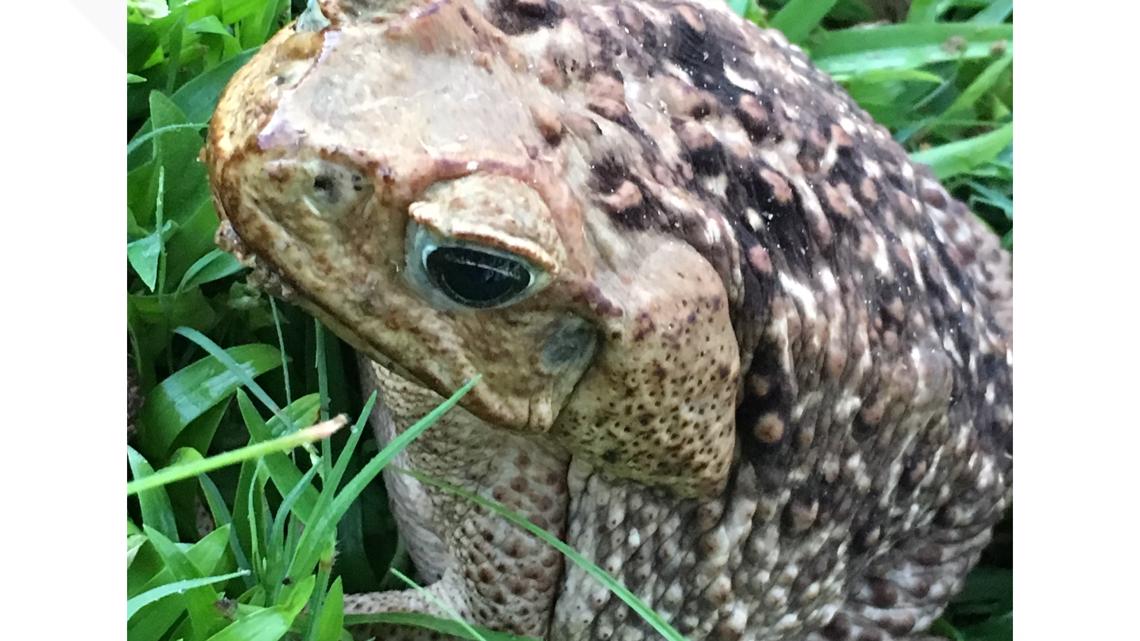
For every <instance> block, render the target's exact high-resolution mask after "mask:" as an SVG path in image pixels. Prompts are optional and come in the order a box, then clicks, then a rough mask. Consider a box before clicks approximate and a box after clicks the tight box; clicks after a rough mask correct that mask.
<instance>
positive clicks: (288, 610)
mask: <svg viewBox="0 0 1140 641" xmlns="http://www.w3.org/2000/svg"><path fill="white" fill-rule="evenodd" d="M315 582H316V577H313V576H310V577H308V578H306V579H304V580H302V581H300V582H298V583H297V584H296V585H294V586H293V589H291V590H289V591H288V592H287V593H286V599H285V601H284V602H283V603H281V604H280V605H276V606H273V607H271V608H264V609H261V610H258V611H257V612H254V613H252V614H243V615H241V616H239V618H238V620H237V621H234V622H233V623H231V624H230V625H228V626H226V627H225V628H224V629H223V630H221V631H220V632H218V633H217V634H215V635H213V636H212V637H210V638H209V640H208V641H278V639H280V638H281V637H283V636H285V634H286V633H288V632H289V628H290V626H292V625H293V620H294V619H296V618H297V615H298V614H299V613H300V612H301V609H302V608H304V607H305V604H306V603H307V602H308V600H309V595H310V594H312V592H313V585H314V584H315Z"/></svg>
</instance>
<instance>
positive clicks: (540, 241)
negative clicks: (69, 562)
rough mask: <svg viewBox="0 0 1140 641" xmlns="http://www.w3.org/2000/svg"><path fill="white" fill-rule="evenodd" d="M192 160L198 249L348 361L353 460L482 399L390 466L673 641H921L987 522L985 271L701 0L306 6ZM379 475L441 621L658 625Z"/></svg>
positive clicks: (870, 146) (991, 351)
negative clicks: (205, 179)
mask: <svg viewBox="0 0 1140 641" xmlns="http://www.w3.org/2000/svg"><path fill="white" fill-rule="evenodd" d="M205 158H206V161H207V163H208V165H209V175H210V181H211V185H212V189H213V193H214V196H215V203H216V206H217V210H218V212H219V215H220V216H221V219H222V224H221V227H220V230H219V241H220V242H221V244H222V245H223V246H225V247H227V248H228V249H230V250H231V251H233V252H235V253H237V254H238V255H239V256H241V257H242V258H243V259H244V260H246V261H247V262H248V263H249V264H251V265H253V266H254V267H255V270H254V273H255V275H257V277H258V278H259V279H260V282H261V283H262V284H263V285H265V286H266V287H267V288H268V289H270V290H271V291H273V292H274V293H276V294H278V295H280V296H283V297H286V298H289V299H291V300H295V301H296V302H297V303H298V304H300V305H302V306H303V307H304V308H306V309H307V310H309V311H310V312H311V313H312V314H313V315H315V316H316V317H318V318H319V319H321V320H322V321H323V322H324V323H325V324H326V325H327V326H328V327H330V328H331V329H332V330H333V331H335V332H336V333H337V334H338V335H339V336H341V337H342V338H343V339H344V340H346V341H347V342H349V343H350V344H352V345H353V346H354V347H355V348H356V349H357V350H358V351H359V353H360V354H361V368H362V371H363V373H364V377H363V378H364V379H365V382H366V385H367V386H368V387H369V389H370V390H371V389H379V391H380V396H381V400H382V405H381V407H380V408H379V409H377V411H376V412H375V414H374V416H373V425H374V427H375V429H376V430H377V433H378V435H379V436H380V438H381V439H384V440H386V439H390V438H391V437H392V436H393V435H394V434H396V433H399V432H401V431H402V430H404V429H406V428H407V427H408V426H410V425H411V423H412V422H414V421H415V420H417V419H418V418H420V417H421V416H422V415H423V414H425V413H426V412H427V411H429V410H430V409H432V408H433V407H435V406H436V405H437V404H438V403H439V402H440V401H441V400H442V399H443V398H444V397H445V396H446V395H448V394H450V393H451V392H452V391H453V390H455V389H456V388H458V387H459V386H461V385H462V384H463V383H464V382H465V381H467V380H469V379H471V378H472V377H473V376H475V375H476V374H481V375H482V379H481V382H480V383H479V384H478V385H477V386H475V387H474V389H473V390H472V391H471V392H470V393H469V394H468V395H467V396H466V397H464V398H463V400H462V402H461V405H460V406H459V407H457V408H455V409H454V410H453V411H452V412H451V413H449V414H448V415H446V417H445V418H444V419H443V420H441V422H440V423H438V424H437V425H435V426H433V427H432V428H431V429H430V430H429V431H428V432H426V433H425V434H424V435H423V436H422V437H421V438H420V439H418V440H417V441H415V442H414V443H413V444H412V445H411V446H410V447H409V448H408V449H407V450H406V451H405V452H404V453H403V454H402V456H401V458H400V460H398V461H397V462H396V465H397V466H399V467H405V468H414V469H418V470H421V471H423V472H425V473H427V474H430V475H433V476H436V477H438V478H440V479H442V480H444V481H447V482H449V483H452V484H455V485H458V486H460V487H463V488H465V489H467V490H469V491H471V492H474V493H477V494H479V495H481V496H485V497H488V498H492V499H494V500H497V501H499V502H501V503H503V504H505V505H506V506H507V507H509V508H511V509H513V510H516V511H517V512H519V513H520V514H522V515H523V516H525V517H527V518H528V519H530V520H532V521H534V522H535V523H537V524H538V525H540V526H542V527H544V528H547V529H548V530H550V531H552V532H554V533H555V534H557V535H559V536H561V537H562V538H563V539H564V540H566V541H567V542H568V543H569V544H571V545H572V546H573V547H575V548H576V549H577V550H579V551H580V552H582V553H583V554H584V555H585V556H586V557H588V558H589V559H591V560H592V561H594V562H595V563H597V564H598V565H600V566H601V567H602V568H604V569H605V570H607V571H608V572H609V573H611V574H612V575H613V576H615V577H616V578H618V579H619V580H620V581H622V582H623V583H624V584H625V585H626V586H627V587H628V588H629V589H630V590H632V591H633V592H634V593H635V594H637V595H638V596H639V597H641V598H642V599H643V600H644V601H645V602H646V603H648V604H649V605H651V606H652V607H653V608H654V609H655V610H656V611H657V612H658V613H660V615H661V616H662V617H664V618H665V620H667V621H669V622H670V623H671V624H672V625H673V626H674V627H676V628H677V629H678V630H679V631H680V632H681V633H682V634H684V635H685V636H686V637H687V638H688V639H691V640H693V641H697V640H701V639H726V640H728V639H756V640H760V639H765V640H789V641H793V640H794V641H803V640H812V641H816V640H822V639H828V640H831V641H845V640H849V641H855V640H859V641H874V640H887V639H916V638H919V637H921V636H922V634H923V631H924V630H925V629H926V628H927V627H928V626H929V625H930V623H931V622H932V621H933V619H934V618H935V617H937V616H938V615H939V613H940V612H941V610H942V609H943V608H944V606H945V604H946V602H947V601H948V599H949V598H950V597H951V596H952V595H953V594H954V592H955V591H957V590H958V589H959V588H960V587H961V585H962V582H963V579H964V577H965V575H966V573H967V571H968V570H969V569H970V568H971V566H972V565H973V564H974V563H975V562H976V561H977V558H978V555H979V553H980V551H981V549H982V548H983V546H985V544H986V543H987V541H988V540H989V537H990V530H991V526H992V525H993V524H994V523H995V521H996V520H997V519H999V517H1000V516H1001V514H1002V512H1003V509H1004V508H1005V507H1006V506H1007V504H1008V502H1009V500H1010V488H1011V484H1012V420H1013V419H1012V409H1011V402H1012V398H1011V397H1012V391H1011V371H1012V327H1011V326H1012V306H1011V298H1012V278H1011V277H1012V265H1011V259H1010V256H1009V255H1008V254H1007V253H1006V252H1004V251H1003V250H1002V249H1001V248H1000V245H999V242H998V240H997V239H996V238H995V236H994V235H993V234H992V233H991V232H990V231H989V230H987V229H986V228H985V227H984V226H983V225H982V224H981V223H979V222H978V221H977V220H976V219H975V218H974V217H973V216H972V215H971V214H970V212H969V211H968V210H967V208H966V207H965V206H964V205H963V204H962V203H960V202H958V201H956V200H955V199H954V198H952V197H951V196H950V195H949V194H948V193H947V191H946V190H945V189H944V188H943V187H942V186H941V185H940V184H939V183H938V182H937V181H936V180H935V179H934V178H933V176H932V175H931V173H930V172H929V171H928V170H927V169H925V168H923V167H920V166H916V165H914V164H912V163H911V162H910V160H909V159H908V157H907V155H906V153H905V152H904V151H903V150H902V149H901V148H900V147H899V146H898V145H897V144H895V143H894V142H893V141H892V139H891V137H890V135H889V134H888V132H887V131H886V130H885V129H884V128H883V127H881V126H879V125H877V124H875V123H874V122H872V121H871V119H870V117H869V116H868V115H867V113H866V112H864V111H863V110H861V109H860V108H859V107H858V106H857V105H856V104H854V102H853V101H852V100H851V99H850V97H848V96H847V95H846V94H845V93H844V91H843V90H842V89H841V88H839V87H838V86H837V85H836V83H835V82H833V81H832V79H830V78H829V77H828V76H827V75H826V74H824V73H822V72H820V71H819V70H817V69H816V68H815V67H813V66H812V64H811V63H810V62H809V61H808V59H807V58H806V56H805V55H804V54H803V52H802V51H800V50H799V49H798V48H796V47H794V46H792V45H790V44H789V43H788V42H787V41H786V40H785V39H784V38H783V37H782V36H781V35H780V34H779V33H777V32H774V31H764V30H761V29H758V28H756V27H755V26H753V25H751V24H747V23H745V22H744V21H742V20H741V19H739V18H737V17H736V16H734V15H732V14H731V13H730V12H729V11H728V10H727V9H726V8H725V7H724V6H722V4H721V3H720V2H719V1H718V0H707V1H705V2H700V1H690V2H669V1H665V0H620V1H616V2H610V1H603V0H579V1H571V0H559V1H556V0H320V1H319V2H316V1H314V2H311V3H310V7H309V9H308V10H307V11H306V12H305V13H304V14H303V15H302V16H301V17H300V18H299V19H298V20H297V21H296V22H295V23H294V24H291V25H289V26H287V27H286V28H285V29H283V30H282V31H281V32H280V33H278V34H277V35H276V36H275V37H274V38H273V39H272V40H271V41H270V42H269V43H267V44H266V45H265V46H264V47H263V48H262V49H261V51H260V52H259V53H258V54H257V55H256V56H255V57H254V58H253V59H252V60H251V61H250V62H249V63H248V64H247V65H246V66H245V67H244V68H242V69H241V70H240V71H239V72H238V73H237V74H236V75H235V77H234V78H233V79H232V81H231V82H230V84H229V86H228V88H227V90H226V91H225V93H224V95H223V97H222V98H221V100H220V103H219V105H218V107H217V111H216V113H215V115H214V117H213V120H212V121H211V126H210V135H209V140H208V144H207V149H206V152H205ZM386 482H387V484H388V488H389V495H390V497H391V501H392V508H393V512H394V514H395V516H396V518H397V520H398V523H399V526H400V529H401V532H402V534H403V536H404V538H405V539H406V540H407V541H408V546H409V549H410V552H411V555H412V558H413V560H414V561H415V563H416V566H417V569H418V571H419V573H420V576H421V579H423V580H424V581H426V582H429V583H430V586H429V590H430V591H431V592H432V593H433V595H434V597H435V598H436V599H438V600H441V601H442V602H444V603H447V604H448V605H449V606H450V607H451V608H453V609H454V610H456V611H458V612H459V613H460V614H461V615H462V616H463V617H464V618H466V619H467V620H469V621H471V622H473V623H477V624H481V625H484V626H488V627H490V628H495V629H500V630H505V631H510V632H515V633H519V634H527V635H533V636H539V637H545V638H548V639H552V640H557V641H571V640H589V641H602V640H605V639H611V638H615V639H623V640H633V639H642V638H652V637H653V636H655V633H654V632H653V631H652V629H651V628H650V627H649V625H648V624H647V623H645V622H644V621H643V620H641V619H640V618H639V617H638V616H637V615H636V614H634V613H633V612H632V611H631V610H629V609H628V607H627V606H626V605H624V604H623V603H622V602H621V601H620V600H619V599H618V598H617V597H615V596H614V595H613V594H611V593H610V592H608V591H607V590H606V589H605V588H604V587H602V586H601V585H599V584H598V583H596V582H595V581H594V580H593V579H591V578H590V577H589V576H587V575H586V574H585V572H584V571H583V570H581V569H580V568H579V567H578V566H576V565H574V564H572V563H567V562H565V561H564V560H563V558H562V557H561V556H560V555H559V554H558V553H557V552H555V551H554V550H552V549H550V548H549V547H547V546H546V545H544V544H543V543H541V542H540V541H539V540H537V539H535V538H533V537H531V536H530V535H528V534H526V533H525V532H523V531H521V530H519V529H517V528H515V527H514V526H512V525H510V524H509V523H507V522H505V521H503V520H502V519H500V518H498V517H496V516H495V515H494V514H491V513H489V512H487V511H485V510H483V509H482V508H480V507H478V506H477V505H474V504H472V503H470V502H469V501H466V500H464V499H462V498H457V497H455V496H454V495H452V494H449V493H446V492H443V491H440V490H437V489H435V488H434V487H432V486H428V485H424V484H421V483H420V482H418V481H416V480H414V479H413V478H411V477H409V476H406V475H402V474H397V473H389V474H387V476H386ZM347 604H348V606H347V607H348V608H349V609H350V611H354V612H368V611H420V612H433V613H438V611H437V610H436V607H437V606H436V605H435V603H433V602H432V600H430V599H425V598H424V597H422V596H420V595H419V594H417V593H416V592H414V591H403V592H399V591H397V592H385V593H375V594H359V595H353V596H351V597H349V598H348V600H347ZM373 632H376V631H373ZM379 632H380V633H381V634H382V635H383V636H382V638H389V639H413V638H421V637H422V635H423V634H424V633H422V632H421V631H416V630H412V629H399V630H397V629H389V630H383V631H379Z"/></svg>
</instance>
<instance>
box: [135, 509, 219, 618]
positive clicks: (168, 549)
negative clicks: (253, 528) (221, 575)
mask: <svg viewBox="0 0 1140 641" xmlns="http://www.w3.org/2000/svg"><path fill="white" fill-rule="evenodd" d="M143 531H144V532H146V537H147V539H148V540H149V541H150V543H151V545H153V546H154V549H155V550H157V551H158V555H159V556H160V557H162V560H163V562H164V563H166V566H167V567H168V568H170V571H171V572H173V574H174V577H175V579H176V580H179V581H181V580H187V579H200V578H202V576H203V574H205V573H204V572H202V571H200V570H199V569H198V568H196V567H195V566H194V564H193V563H191V562H190V559H189V558H187V556H186V553H185V552H183V551H182V550H180V549H179V548H178V546H177V545H175V544H174V542H173V541H171V540H170V539H169V538H167V537H166V536H165V535H163V534H162V533H161V532H159V531H158V530H155V529H153V528H150V527H147V526H145V525H144V526H143ZM216 594H217V593H216V592H214V590H212V589H211V588H210V587H209V586H208V585H201V586H198V587H194V588H190V589H188V590H186V591H185V592H183V593H182V596H183V599H184V601H185V604H186V612H187V614H189V616H190V623H191V626H192V627H193V629H194V631H195V636H199V637H202V636H205V635H207V634H210V633H211V632H212V631H213V630H214V629H215V628H216V627H217V626H218V625H219V623H220V616H219V614H218V611H217V609H216V608H214V601H215V600H216Z"/></svg>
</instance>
